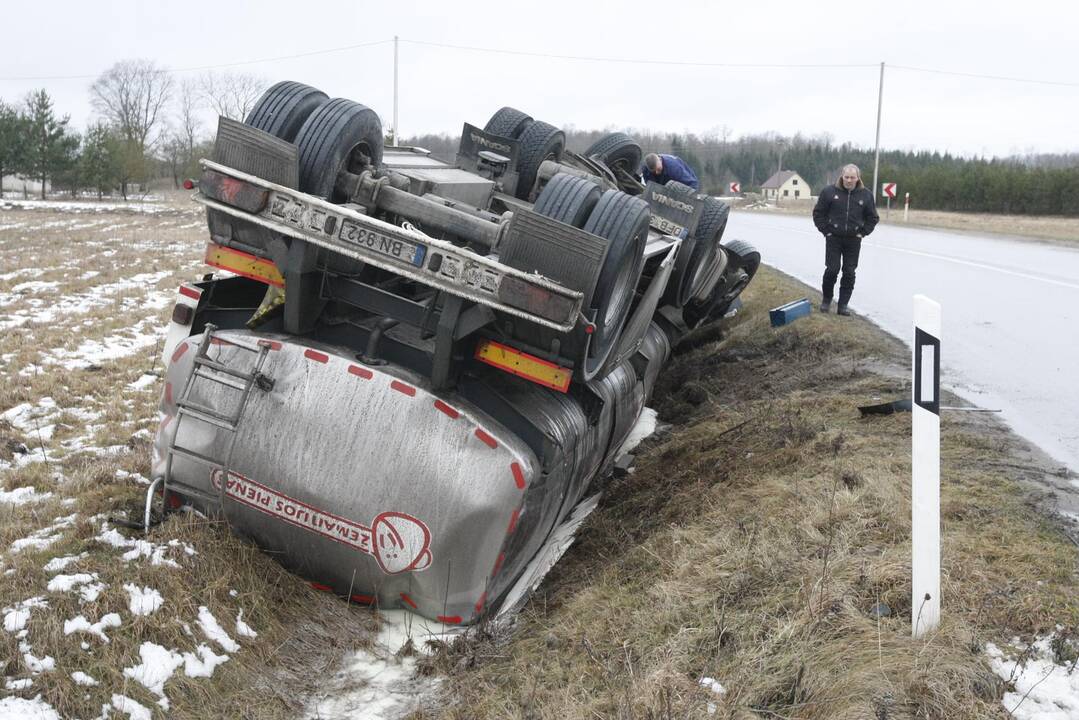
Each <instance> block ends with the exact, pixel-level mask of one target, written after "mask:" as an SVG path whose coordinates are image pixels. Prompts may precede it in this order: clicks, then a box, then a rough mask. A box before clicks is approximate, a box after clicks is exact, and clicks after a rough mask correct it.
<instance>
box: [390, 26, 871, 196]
mask: <svg viewBox="0 0 1079 720" xmlns="http://www.w3.org/2000/svg"><path fill="white" fill-rule="evenodd" d="M879 135H880V119H879V117H878V118H877V137H878V139H879ZM399 145H400V140H398V139H397V36H396V35H395V36H394V147H395V148H396V147H397V146H399ZM874 182H876V180H874Z"/></svg>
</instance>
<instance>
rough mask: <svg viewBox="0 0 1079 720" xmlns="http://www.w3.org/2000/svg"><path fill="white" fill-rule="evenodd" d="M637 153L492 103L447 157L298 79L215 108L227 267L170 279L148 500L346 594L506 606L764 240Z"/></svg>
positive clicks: (219, 237)
mask: <svg viewBox="0 0 1079 720" xmlns="http://www.w3.org/2000/svg"><path fill="white" fill-rule="evenodd" d="M640 160H641V149H640V147H639V146H638V145H637V144H636V143H635V142H634V141H633V140H632V139H630V138H629V137H627V136H626V135H624V134H621V133H614V134H612V135H609V136H607V137H604V138H602V139H601V140H600V141H599V142H597V143H596V144H595V145H593V146H592V147H591V148H589V149H588V150H587V151H586V152H584V153H581V154H577V153H572V152H569V151H568V150H567V149H566V147H565V136H564V134H563V133H562V132H561V131H560V130H558V129H557V128H555V127H553V126H551V125H549V124H547V123H544V122H541V121H536V120H533V119H532V118H531V117H529V116H528V115H526V114H525V113H523V112H520V111H518V110H515V109H513V108H502V109H501V110H499V111H498V112H496V113H495V114H494V116H493V117H492V118H491V119H490V121H489V122H488V123H487V124H486V126H484V127H483V128H480V127H476V126H472V125H468V124H465V125H464V129H463V132H462V137H461V144H460V149H459V153H458V155H457V158H456V162H455V164H453V165H450V164H447V163H444V162H441V161H438V160H436V159H435V158H433V157H431V156H430V154H429V153H428V152H426V151H425V150H422V149H420V148H409V147H383V135H382V127H381V125H380V123H379V120H378V116H377V115H376V114H375V113H374V112H373V111H372V110H370V109H368V108H367V107H365V106H363V105H360V104H358V103H355V102H352V101H350V100H346V99H341V98H337V99H330V98H328V97H327V96H326V95H325V94H324V93H322V92H320V91H318V90H316V89H314V88H311V87H309V86H306V85H302V84H300V83H296V82H282V83H278V84H276V85H274V86H273V87H272V88H270V89H269V90H268V91H267V92H266V93H265V94H264V95H263V96H262V98H261V99H260V100H259V101H258V103H257V105H256V106H255V108H254V109H253V110H252V111H251V113H250V115H249V116H248V117H247V118H246V120H245V121H244V122H243V123H239V122H235V121H230V120H227V119H224V118H222V119H221V120H220V124H219V128H218V135H217V140H216V145H215V147H214V151H213V157H212V159H209V160H203V161H202V174H201V177H200V178H199V180H198V192H197V193H196V195H195V199H196V200H197V201H198V202H200V203H202V204H203V205H205V206H206V209H207V224H208V226H209V231H210V241H209V244H208V246H207V250H206V262H207V263H208V264H209V265H211V266H214V267H217V268H220V269H223V270H227V271H228V272H225V273H215V274H211V275H207V276H205V277H204V278H203V280H202V281H200V282H192V283H188V284H184V285H183V286H182V287H181V288H180V294H179V301H178V303H177V305H176V307H175V308H174V311H173V315H172V322H171V324H170V329H169V335H168V338H167V340H166V343H165V353H164V358H165V363H166V366H167V374H166V378H165V380H166V382H165V388H164V392H163V397H162V401H161V410H162V413H163V418H162V421H161V425H160V427H159V430H158V432H157V434H156V437H155V441H154V447H153V461H152V465H153V467H152V470H153V477H154V482H153V487H152V489H151V491H150V492H149V493H148V497H147V506H146V512H145V522H146V524H147V526H149V525H151V524H153V523H155V522H157V521H159V520H160V518H161V517H163V516H164V515H165V514H167V513H168V512H169V511H171V510H174V509H176V508H178V507H181V506H182V505H189V506H192V507H194V508H196V509H198V510H200V511H202V512H205V513H208V514H212V515H214V516H217V517H223V518H224V519H225V520H226V521H227V523H228V524H229V526H230V527H231V528H232V529H233V530H234V531H235V532H237V533H239V534H242V535H244V536H247V537H249V538H251V539H253V540H254V541H255V542H256V543H258V544H259V545H260V546H261V547H263V548H265V549H266V550H268V551H269V552H271V553H272V554H273V555H274V557H275V558H278V559H279V560H280V562H282V563H283V564H285V565H286V566H288V567H289V568H290V569H292V570H293V571H295V572H297V573H298V574H300V575H301V576H303V577H305V578H306V579H308V580H309V581H311V583H312V584H313V585H314V586H315V587H317V588H320V589H323V590H327V591H332V592H334V593H336V594H338V595H340V596H342V597H349V598H351V599H352V600H354V601H358V602H364V603H370V604H377V605H378V606H379V607H383V608H394V607H400V608H408V609H412V610H415V611H417V612H419V613H421V614H423V615H425V616H427V617H430V618H433V619H437V620H440V621H442V622H445V623H453V624H461V625H468V624H471V623H474V622H476V621H477V620H478V619H480V618H482V617H485V616H487V615H489V614H491V613H493V612H495V611H497V610H498V609H499V608H500V607H501V606H502V605H503V603H504V602H505V599H506V597H507V595H508V594H509V593H510V590H511V589H512V588H513V587H514V585H515V584H518V583H520V582H521V581H522V577H523V576H525V575H526V569H527V568H528V566H529V563H530V561H532V560H533V558H535V557H536V556H537V554H538V553H540V551H541V550H542V549H543V548H544V546H545V543H548V541H549V539H551V538H552V536H553V533H555V531H556V530H557V529H558V528H559V527H560V526H561V525H562V524H563V522H564V521H565V520H566V519H567V517H569V516H570V515H571V513H572V512H573V510H574V508H575V507H577V506H578V503H580V502H581V501H582V499H583V498H585V497H586V496H587V490H588V488H589V484H590V483H591V482H592V481H593V480H594V479H595V478H597V477H600V476H602V475H603V474H604V473H606V472H609V471H610V469H611V468H612V466H613V464H614V463H615V461H616V460H617V455H618V449H619V447H620V446H621V445H622V443H623V441H624V440H625V438H626V437H627V435H628V434H629V432H630V430H631V429H632V428H633V426H634V424H635V422H636V421H637V419H638V417H639V415H640V413H641V411H642V409H643V408H644V406H645V403H646V402H647V400H648V398H649V397H650V395H651V393H652V390H653V387H654V386H655V383H656V379H657V376H658V375H659V374H660V373H661V372H662V368H663V365H664V363H665V362H666V361H667V360H668V358H669V356H670V353H671V346H672V344H673V343H674V342H676V341H677V340H678V339H679V338H680V337H681V336H682V335H683V334H684V333H686V332H688V331H689V330H691V329H693V328H696V327H698V326H701V325H703V324H705V323H709V322H712V321H715V320H717V319H718V318H720V317H722V316H724V315H725V314H726V313H728V311H729V310H730V309H731V307H732V304H734V303H736V302H737V301H736V298H737V297H738V294H739V293H740V292H741V291H742V289H743V288H744V287H745V286H746V285H747V283H748V282H749V281H750V279H751V278H752V277H753V274H754V272H755V271H756V269H757V266H758V264H759V262H760V256H759V254H758V253H757V252H756V251H755V250H754V249H753V248H752V247H751V246H750V245H748V244H747V243H744V242H739V241H733V242H730V243H727V244H724V243H721V237H722V234H723V230H724V227H725V225H726V221H727V214H728V208H727V206H726V205H724V204H723V203H721V202H720V201H718V200H716V199H714V198H711V197H706V196H702V195H698V194H696V193H695V192H693V191H692V190H691V189H690V188H687V187H685V186H678V185H672V186H670V187H663V186H658V185H655V184H649V185H647V186H645V185H643V184H641V183H640V182H639V181H638V179H637V178H636V169H637V167H638V165H639V163H640Z"/></svg>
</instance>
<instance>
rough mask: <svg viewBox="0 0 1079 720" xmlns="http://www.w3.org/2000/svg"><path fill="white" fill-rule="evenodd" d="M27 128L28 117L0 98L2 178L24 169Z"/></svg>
mask: <svg viewBox="0 0 1079 720" xmlns="http://www.w3.org/2000/svg"><path fill="white" fill-rule="evenodd" d="M26 130H27V122H26V117H25V116H24V115H23V114H22V113H20V112H19V111H18V110H17V109H16V108H14V107H12V106H11V105H8V104H6V103H4V102H3V101H2V100H0V179H2V178H3V177H4V176H5V175H11V174H13V173H16V172H19V171H21V170H22V165H23V162H24V159H25V150H26Z"/></svg>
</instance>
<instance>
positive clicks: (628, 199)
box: [584, 190, 649, 360]
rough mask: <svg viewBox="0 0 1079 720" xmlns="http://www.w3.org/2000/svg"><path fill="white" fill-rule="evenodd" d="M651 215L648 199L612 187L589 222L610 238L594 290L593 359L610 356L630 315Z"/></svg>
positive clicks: (597, 232) (594, 231)
mask: <svg viewBox="0 0 1079 720" xmlns="http://www.w3.org/2000/svg"><path fill="white" fill-rule="evenodd" d="M648 219H649V212H648V203H646V202H645V201H644V200H641V199H640V198H635V197H633V196H632V195H626V194H625V193H624V192H620V191H618V190H608V191H606V192H605V193H603V195H602V196H601V197H600V199H599V202H598V203H596V207H595V209H594V210H592V214H591V216H589V218H588V222H587V223H585V226H584V230H585V231H586V232H590V233H592V234H593V235H599V236H600V237H602V238H606V239H608V240H610V246H609V247H608V249H607V257H606V259H605V260H604V261H603V267H602V268H601V269H600V272H599V277H598V278H597V280H596V289H595V291H594V292H593V293H592V307H593V308H594V309H595V310H596V320H595V323H596V329H595V332H594V333H593V336H592V344H591V347H590V349H589V353H588V354H589V357H591V358H593V359H597V360H602V359H606V356H607V354H608V353H609V351H610V349H611V347H613V346H614V345H615V343H616V341H617V340H618V335H619V333H620V332H621V330H622V324H623V323H624V322H625V320H626V316H627V315H629V309H630V306H631V305H632V304H633V296H634V292H635V291H636V289H637V283H638V282H639V281H640V278H641V270H642V269H643V267H644V246H645V243H646V242H647V241H648Z"/></svg>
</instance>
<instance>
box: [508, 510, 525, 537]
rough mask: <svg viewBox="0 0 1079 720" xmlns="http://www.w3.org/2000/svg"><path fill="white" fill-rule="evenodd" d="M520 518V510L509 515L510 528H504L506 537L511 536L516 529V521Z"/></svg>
mask: <svg viewBox="0 0 1079 720" xmlns="http://www.w3.org/2000/svg"><path fill="white" fill-rule="evenodd" d="M520 517H521V511H520V510H514V511H513V514H512V515H510V526H509V527H508V528H506V534H507V535H511V534H512V533H513V531H514V530H516V529H517V519H518V518H520Z"/></svg>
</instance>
